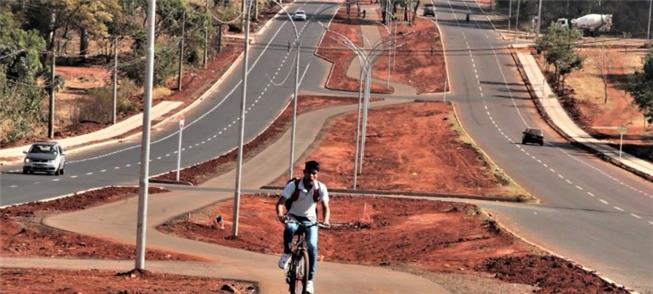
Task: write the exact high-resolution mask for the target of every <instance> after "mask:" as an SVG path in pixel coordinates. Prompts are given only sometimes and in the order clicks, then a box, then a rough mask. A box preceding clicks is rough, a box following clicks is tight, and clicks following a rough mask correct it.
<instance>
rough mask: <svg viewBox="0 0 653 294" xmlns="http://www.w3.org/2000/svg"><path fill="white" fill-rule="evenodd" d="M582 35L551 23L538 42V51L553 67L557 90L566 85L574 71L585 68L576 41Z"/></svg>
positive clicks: (573, 29)
mask: <svg viewBox="0 0 653 294" xmlns="http://www.w3.org/2000/svg"><path fill="white" fill-rule="evenodd" d="M581 36H582V33H581V32H580V31H579V30H577V29H575V28H569V27H562V26H561V25H560V24H559V23H551V25H550V26H549V29H548V31H547V32H546V34H545V35H544V36H543V37H542V38H540V39H538V40H537V44H536V49H537V51H538V52H544V57H545V59H546V62H547V63H548V64H550V65H553V67H554V69H555V71H554V80H555V85H556V88H557V89H560V87H561V86H563V85H564V82H565V78H566V77H567V75H569V74H570V73H571V72H572V71H574V70H576V69H580V68H582V66H583V58H582V57H581V56H580V55H578V54H577V53H576V41H578V40H579V39H580V37H581Z"/></svg>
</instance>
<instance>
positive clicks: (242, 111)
mask: <svg viewBox="0 0 653 294" xmlns="http://www.w3.org/2000/svg"><path fill="white" fill-rule="evenodd" d="M244 2H248V3H247V4H244V5H245V9H244V12H245V13H244V14H243V17H244V18H245V39H244V42H245V48H244V50H243V54H244V58H243V63H244V64H243V83H242V99H241V100H240V120H239V121H238V123H239V126H240V132H239V133H238V159H237V163H236V191H235V193H234V210H233V213H234V217H233V226H232V230H231V234H232V236H233V237H238V216H239V215H238V214H239V212H240V188H241V180H242V176H243V175H242V165H243V137H244V136H245V106H246V103H247V71H248V68H249V56H248V52H249V9H250V5H251V0H249V1H244Z"/></svg>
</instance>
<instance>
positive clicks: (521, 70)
mask: <svg viewBox="0 0 653 294" xmlns="http://www.w3.org/2000/svg"><path fill="white" fill-rule="evenodd" d="M510 56H511V57H512V59H513V61H514V62H515V67H517V71H518V72H519V76H520V77H521V78H522V80H523V81H524V85H526V90H527V91H528V94H529V96H531V100H532V101H533V103H534V104H535V108H536V109H537V112H538V113H539V114H540V116H541V117H542V119H544V121H545V122H546V123H547V124H548V125H549V126H550V127H551V128H552V129H553V130H555V131H556V133H558V135H560V136H561V137H563V138H564V139H565V140H567V141H568V142H569V143H571V144H572V145H574V146H577V147H580V148H582V149H584V150H586V151H589V152H590V153H592V154H594V155H596V156H597V157H599V158H601V159H603V160H604V161H607V162H610V163H612V164H614V165H616V166H618V167H620V168H622V169H624V170H627V171H629V172H631V173H633V174H635V175H637V176H639V177H641V178H644V179H645V180H648V181H651V182H653V175H650V174H648V173H646V172H643V171H640V170H638V169H636V168H633V167H630V166H628V165H625V164H623V163H622V162H621V161H619V160H617V159H614V158H612V157H610V156H608V155H606V154H604V153H602V152H601V151H599V150H596V149H594V148H592V147H591V146H589V145H586V144H584V143H582V142H578V141H576V140H575V139H574V138H573V137H571V136H569V135H568V134H567V133H565V132H564V130H562V129H561V128H560V127H559V126H558V125H557V124H556V123H555V121H554V120H553V119H551V117H550V116H549V114H548V113H547V111H546V109H545V108H544V106H543V105H542V103H541V102H540V99H539V98H538V97H537V95H536V94H535V90H534V89H533V85H532V84H531V82H530V80H529V79H528V76H527V75H526V73H525V72H524V68H523V64H522V63H521V62H520V61H519V58H517V56H515V52H510Z"/></svg>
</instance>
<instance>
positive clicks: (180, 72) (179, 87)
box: [177, 11, 186, 91]
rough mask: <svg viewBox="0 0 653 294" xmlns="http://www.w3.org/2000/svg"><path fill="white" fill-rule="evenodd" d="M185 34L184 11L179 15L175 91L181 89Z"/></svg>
mask: <svg viewBox="0 0 653 294" xmlns="http://www.w3.org/2000/svg"><path fill="white" fill-rule="evenodd" d="M185 36H186V11H184V13H183V14H182V15H181V41H180V42H179V68H178V71H177V91H181V80H182V78H183V74H184V65H183V64H184V37H185Z"/></svg>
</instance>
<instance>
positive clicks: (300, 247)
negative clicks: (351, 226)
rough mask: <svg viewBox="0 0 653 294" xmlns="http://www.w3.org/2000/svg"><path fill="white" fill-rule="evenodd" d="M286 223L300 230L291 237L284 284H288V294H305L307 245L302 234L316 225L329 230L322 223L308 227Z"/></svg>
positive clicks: (299, 223) (307, 268) (307, 264)
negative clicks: (297, 226)
mask: <svg viewBox="0 0 653 294" xmlns="http://www.w3.org/2000/svg"><path fill="white" fill-rule="evenodd" d="M288 222H294V223H296V224H298V225H299V227H300V229H299V230H297V232H296V233H295V236H294V237H293V243H292V248H291V255H290V264H289V266H288V271H287V272H286V283H288V286H289V290H290V294H304V293H306V284H307V283H308V272H309V270H310V268H309V266H310V265H309V261H308V245H307V244H306V236H305V234H304V232H305V231H306V229H307V228H310V227H312V226H316V225H317V226H318V228H329V226H328V225H325V224H323V223H311V224H310V225H305V224H304V223H302V222H298V221H295V220H286V223H288ZM316 262H317V260H316Z"/></svg>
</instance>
